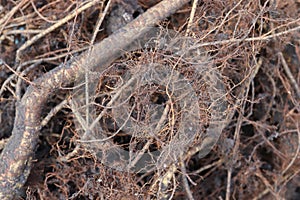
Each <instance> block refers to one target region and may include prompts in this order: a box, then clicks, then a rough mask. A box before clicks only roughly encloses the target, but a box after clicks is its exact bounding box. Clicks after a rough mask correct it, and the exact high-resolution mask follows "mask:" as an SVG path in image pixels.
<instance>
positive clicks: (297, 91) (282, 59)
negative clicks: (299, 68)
mask: <svg viewBox="0 0 300 200" xmlns="http://www.w3.org/2000/svg"><path fill="white" fill-rule="evenodd" d="M278 55H279V57H280V60H281V62H282V66H283V68H284V71H285V73H286V74H287V76H288V78H289V79H290V81H291V83H292V86H293V87H294V89H295V91H296V95H297V98H298V99H300V88H299V86H298V84H297V81H296V80H295V78H294V76H293V74H292V72H291V70H290V68H289V66H288V64H287V63H286V61H285V59H284V57H283V55H282V52H280V53H279V54H278Z"/></svg>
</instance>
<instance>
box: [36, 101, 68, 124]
mask: <svg viewBox="0 0 300 200" xmlns="http://www.w3.org/2000/svg"><path fill="white" fill-rule="evenodd" d="M67 104H68V100H66V99H65V100H63V101H62V102H60V103H59V104H58V105H56V106H55V107H54V108H52V109H51V111H50V112H49V113H48V115H47V116H46V117H45V118H44V119H43V121H42V122H41V127H44V126H46V124H48V122H49V121H50V120H51V118H52V117H53V116H54V115H56V114H57V113H58V112H59V111H60V110H61V109H62V108H65V107H67Z"/></svg>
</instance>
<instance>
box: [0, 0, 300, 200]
mask: <svg viewBox="0 0 300 200" xmlns="http://www.w3.org/2000/svg"><path fill="white" fill-rule="evenodd" d="M84 2H86V1H83V0H82V1H81V0H80V1H71V0H56V1H52V0H33V1H28V0H22V1H15V2H13V1H7V0H0V59H1V60H0V86H1V88H0V139H1V144H2V143H3V146H4V145H5V144H6V141H7V138H9V137H10V135H11V133H12V130H13V128H14V119H15V112H16V106H15V105H16V103H17V102H18V101H19V99H20V98H22V96H23V95H24V93H25V92H26V89H27V88H28V86H29V85H33V84H34V83H35V80H36V79H37V78H39V77H41V76H42V75H43V74H46V73H47V72H49V71H51V70H53V69H55V68H56V67H58V66H59V65H60V64H61V63H66V62H67V61H68V60H69V59H71V58H73V57H75V56H77V55H79V54H80V53H82V52H83V51H84V50H86V49H88V48H89V47H90V43H91V40H92V37H93V35H94V33H95V30H94V29H95V27H96V24H97V22H98V21H99V19H101V17H103V22H102V23H101V26H100V28H99V30H98V32H97V34H96V37H95V42H100V41H101V40H103V39H104V38H106V37H108V36H109V35H110V34H113V33H115V32H117V31H118V30H119V28H120V27H123V26H125V25H126V24H127V23H128V22H130V21H131V20H134V19H135V18H137V17H138V16H139V15H141V14H143V13H144V12H147V10H148V9H149V8H151V7H152V6H153V5H155V4H157V3H158V2H159V1H157V0H154V1H153V0H147V1H142V0H140V1H138V2H137V1H135V0H114V1H111V3H110V6H109V7H108V9H107V10H106V6H107V5H108V2H110V1H104V0H99V3H97V4H95V5H94V6H91V7H89V8H88V9H87V10H85V11H83V12H80V13H78V15H76V17H74V18H71V19H70V20H68V21H67V22H66V23H64V24H62V25H60V26H59V27H58V28H56V29H54V30H52V31H51V32H49V33H47V34H45V35H44V36H43V37H41V38H40V39H39V40H38V41H36V42H34V43H33V44H32V45H30V46H29V47H27V48H26V49H25V50H24V51H22V52H21V53H20V54H19V55H18V56H19V57H18V58H17V50H18V49H20V48H21V47H22V45H24V44H26V42H27V41H28V40H30V39H32V38H33V37H34V36H35V35H37V34H38V33H41V32H43V31H44V30H46V29H47V28H48V27H50V26H52V25H53V24H56V23H58V22H59V20H61V19H63V18H64V17H66V16H68V15H70V14H71V13H72V12H73V11H75V10H78V9H79V8H80V7H82V5H83V4H82V3H84ZM192 8H193V2H190V3H189V4H187V5H185V6H184V7H183V8H181V9H180V10H178V11H177V12H176V13H175V14H173V15H171V16H170V17H168V18H167V19H165V20H164V21H162V22H161V23H160V24H158V25H157V27H159V29H161V30H169V32H172V31H174V32H175V33H176V34H175V36H172V37H174V38H175V39H176V38H177V39H178V38H181V39H182V38H184V39H186V41H188V42H189V41H191V43H188V42H187V43H185V44H187V45H188V47H191V48H194V49H198V50H199V51H193V50H191V51H188V53H186V52H187V51H186V52H185V54H182V55H179V56H178V54H176V53H174V52H175V51H176V52H180V51H178V48H177V47H178V46H176V45H177V44H176V45H174V46H175V47H176V48H177V49H176V48H174V46H172V45H171V44H169V41H167V42H165V43H164V44H163V45H162V46H164V45H165V46H167V48H165V47H162V48H161V47H160V46H159V45H154V47H153V48H152V47H149V48H144V49H137V50H134V51H131V52H126V53H124V55H122V56H120V57H119V58H118V59H117V60H115V62H114V63H113V64H112V65H111V66H109V67H108V68H107V70H105V71H104V72H103V73H97V74H96V76H97V79H95V81H94V82H95V83H96V84H95V88H93V89H94V91H93V92H94V93H93V94H94V95H95V97H94V99H93V103H94V104H95V105H93V106H94V107H93V109H94V110H93V112H94V114H95V115H96V116H98V115H99V114H100V113H101V112H103V111H104V110H105V106H107V105H109V102H110V101H111V100H112V95H113V94H114V93H115V92H116V88H118V87H119V86H120V84H121V83H122V81H123V80H128V79H126V78H124V77H125V76H126V74H128V72H130V73H132V74H137V73H138V72H139V71H141V70H142V68H141V67H140V66H141V65H143V66H144V65H149V66H151V65H150V64H153V63H154V64H161V65H164V66H167V65H168V66H174V70H176V71H178V72H180V74H181V76H182V77H184V78H185V80H188V81H189V82H190V85H191V88H193V90H194V91H195V94H197V96H198V97H199V99H198V100H197V101H196V102H194V104H195V105H197V106H198V107H197V108H199V110H200V111H199V112H200V113H201V114H200V115H201V119H200V120H199V121H197V124H199V128H198V129H199V130H198V132H197V133H196V136H195V138H194V140H193V141H192V143H191V144H188V145H189V146H188V147H187V149H185V150H184V151H183V152H184V153H183V154H180V155H181V157H179V156H178V158H177V159H176V162H175V165H176V170H175V171H174V172H172V173H171V172H170V169H172V166H173V165H172V164H170V163H168V164H165V165H164V167H165V168H160V169H158V168H157V169H151V170H150V169H148V168H146V167H144V168H145V169H147V170H146V171H145V170H144V171H139V172H137V171H129V172H128V171H126V172H124V171H122V170H118V168H117V167H111V166H109V165H107V163H106V161H107V160H108V157H109V156H110V155H112V152H113V151H112V149H113V150H114V148H122V149H123V150H126V151H129V150H130V148H133V151H136V152H138V151H141V150H142V149H143V148H144V147H145V146H146V144H147V142H149V141H151V142H150V143H149V147H148V149H147V151H149V152H153V151H157V150H159V149H162V148H163V147H164V146H165V145H167V144H168V142H170V141H171V140H172V138H173V137H177V136H178V135H179V134H178V133H179V130H180V128H181V125H180V122H181V121H182V119H181V118H180V117H178V116H180V115H181V113H183V112H184V109H183V104H181V103H180V101H177V100H176V98H175V97H174V98H173V96H172V95H173V94H172V88H171V89H168V87H167V86H165V85H163V84H162V83H155V84H153V83H147V84H145V85H143V86H140V87H138V89H136V90H135V91H132V94H133V95H132V96H131V98H130V106H128V105H127V106H128V109H127V107H125V105H122V102H120V100H119V101H117V102H118V104H120V105H121V106H124V107H122V113H123V111H124V112H125V111H126V109H127V110H129V111H130V109H132V110H131V111H132V112H131V114H130V116H129V117H130V118H131V121H132V123H133V121H139V122H142V123H145V124H146V121H147V119H148V118H147V113H149V112H151V110H152V109H154V108H156V107H160V108H161V107H162V106H164V107H163V108H166V107H167V105H169V104H168V102H169V101H172V100H174V101H173V103H171V104H170V106H173V107H172V109H171V111H172V112H171V111H170V112H169V113H173V116H174V118H175V120H174V121H173V122H174V123H173V124H172V125H170V124H171V123H167V122H166V123H165V124H163V125H164V127H163V129H162V131H160V133H159V135H158V136H155V137H153V135H152V136H151V134H150V133H147V134H146V133H145V132H147V131H144V132H142V131H141V130H137V129H138V128H135V129H132V130H131V131H132V132H131V133H130V134H128V133H125V131H118V129H121V128H120V127H121V125H120V124H118V123H117V122H116V121H115V118H114V116H113V115H114V109H116V108H113V109H110V108H109V109H108V111H107V112H106V114H105V115H104V116H103V117H102V118H101V120H100V121H99V123H98V126H99V128H98V129H99V130H98V132H94V133H93V134H91V135H90V136H88V137H85V136H84V130H83V127H82V126H78V124H80V120H79V118H78V115H79V114H78V113H76V112H75V111H76V110H77V111H78V112H81V109H83V110H84V109H85V107H84V106H85V104H84V103H85V102H79V103H83V104H82V105H81V106H82V107H80V105H75V106H77V107H76V109H74V105H73V104H72V103H70V101H69V100H70V99H72V98H73V99H75V98H74V96H75V95H77V93H74V91H79V90H74V88H76V86H78V85H77V83H73V84H72V85H68V87H62V89H61V90H60V91H59V92H56V93H53V94H52V95H51V96H49V98H48V100H47V102H46V104H45V105H44V107H42V108H41V110H40V112H41V113H42V114H41V116H42V119H41V122H42V120H43V119H45V118H46V116H49V113H50V118H49V119H48V120H46V121H45V124H43V128H42V129H41V131H40V135H39V140H38V147H37V149H36V151H35V155H34V159H33V165H32V169H31V171H30V175H29V177H28V179H27V181H26V183H25V185H24V186H23V187H22V189H21V191H20V192H19V193H18V194H17V195H18V197H16V199H120V200H126V199H169V198H170V199H192V197H193V198H194V199H288V200H294V199H295V200H296V199H300V153H299V152H300V114H299V113H300V90H299V88H300V48H299V46H300V32H299V30H300V28H299V19H300V2H299V1H298V0H286V1H273V0H252V1H233V0H225V1H224V0H223V1H219V0H217V1H210V0H204V1H199V3H198V5H197V7H196V12H195V15H194V18H193V21H192V23H191V24H189V23H188V20H189V19H190V17H191V13H192ZM14 9H15V10H14ZM161 38H163V37H161ZM159 41H163V40H159ZM173 41H174V40H171V42H173ZM171 42H170V43H171ZM149 44H150V43H149ZM151 44H152V43H151ZM171 46H172V48H170V47H171ZM187 49H188V48H187ZM182 50H184V51H185V48H184V47H182ZM199 52H200V53H199ZM187 54H189V55H187ZM183 55H184V56H186V55H187V56H186V57H184V56H183ZM149 63H150V64H149ZM193 63H197V66H198V65H199V63H201V69H205V70H203V71H201V73H199V72H197V70H195V69H194V68H193V67H192V66H194V65H195V64H194V65H193ZM204 66H205V67H207V68H205V67H204ZM211 69H217V71H218V72H219V73H220V74H221V77H220V80H222V82H223V83H224V87H225V88H224V89H225V90H226V94H225V96H226V99H227V100H228V109H227V110H226V113H232V115H231V116H230V117H229V121H227V122H226V127H225V128H224V129H223V130H222V134H221V135H220V137H218V138H217V136H216V139H218V141H217V143H216V144H215V145H214V146H213V148H212V149H211V150H210V151H209V153H208V155H205V156H204V157H203V156H200V154H198V153H197V151H192V150H193V149H195V148H196V147H199V146H201V142H203V141H205V140H204V138H205V134H206V133H208V124H209V122H208V121H209V120H210V119H211V116H212V114H211V112H210V110H209V107H210V106H211V102H210V103H206V101H207V95H208V93H209V92H207V91H208V88H209V84H204V83H203V82H202V81H201V80H202V78H203V77H204V75H203V74H205V71H210V70H211ZM255 70H256V71H255ZM147 73H148V71H147V72H145V74H147ZM199 74H200V75H199ZM21 76H23V77H22V78H20V77H21ZM149 79H150V78H149ZM93 80H94V79H93ZM144 80H148V79H146V78H145V79H144ZM37 87H38V86H37ZM182 98H184V97H182ZM125 99H126V98H125ZM64 100H66V102H65V104H63V105H62V106H61V107H59V108H58V109H57V110H53V109H54V108H55V107H56V108H57V106H58V105H60V103H61V102H63V101H64ZM122 100H124V99H122ZM116 106H117V105H116ZM108 107H109V106H108ZM129 111H128V112H129ZM51 113H52V114H51ZM122 113H121V114H122ZM162 113H163V110H160V113H159V115H160V116H162V115H163V114H162ZM224 113H225V111H224ZM168 116H171V114H169V115H168ZM228 116H229V115H228ZM82 117H83V118H85V117H86V116H85V115H82ZM122 117H123V118H122V120H124V121H126V117H124V116H122ZM176 117H177V118H176ZM150 118H151V116H150ZM169 118H171V117H169ZM155 119H156V118H155ZM191 119H194V118H191ZM152 120H153V119H152ZM169 120H170V119H169ZM150 122H151V120H150ZM147 123H149V122H147ZM220 123H221V121H220ZM156 124H159V122H158V121H156V122H155V125H156ZM149 127H150V126H148V130H149V129H150V128H149ZM151 127H152V129H153V130H154V129H155V127H156V126H153V125H152V126H151ZM130 128H131V127H130ZM145 130H146V129H145ZM102 131H103V132H105V134H104V135H105V137H106V138H110V140H109V142H107V143H101V147H100V146H99V145H95V144H94V143H84V142H82V140H92V139H99V138H101V139H103V137H100V136H99V134H102V135H103V133H102ZM127 132H128V131H127ZM115 133H117V134H115ZM143 134H144V135H143ZM143 136H145V137H144V138H143ZM150 138H152V139H150ZM183 143H184V142H182V144H176V145H179V146H180V145H183ZM0 147H1V149H0V150H1V151H2V149H3V147H2V145H0ZM99 149H100V150H101V151H100V150H99ZM99 152H101V153H99ZM189 152H194V153H193V154H192V155H190V154H189ZM105 153H106V154H105ZM100 154H101V155H100ZM104 160H105V161H104ZM116 165H119V164H118V163H117V164H116ZM143 166H144V165H143ZM0 168H1V166H0ZM170 174H171V175H170ZM168 175H170V178H169V179H167V178H166V177H167V176H168ZM165 180H167V181H166V182H167V183H165V182H164V181H165Z"/></svg>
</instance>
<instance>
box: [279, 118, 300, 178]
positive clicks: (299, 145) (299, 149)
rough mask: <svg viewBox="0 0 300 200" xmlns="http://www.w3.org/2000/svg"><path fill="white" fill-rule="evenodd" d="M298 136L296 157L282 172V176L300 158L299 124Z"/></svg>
mask: <svg viewBox="0 0 300 200" xmlns="http://www.w3.org/2000/svg"><path fill="white" fill-rule="evenodd" d="M297 135H298V145H297V149H296V152H295V155H294V157H293V159H292V160H291V162H290V163H289V164H288V166H286V168H285V169H284V170H283V171H282V172H281V174H285V173H286V172H287V171H288V170H289V169H290V168H291V166H292V165H293V164H294V163H295V161H296V159H297V158H298V156H299V152H300V127H299V124H298V123H297Z"/></svg>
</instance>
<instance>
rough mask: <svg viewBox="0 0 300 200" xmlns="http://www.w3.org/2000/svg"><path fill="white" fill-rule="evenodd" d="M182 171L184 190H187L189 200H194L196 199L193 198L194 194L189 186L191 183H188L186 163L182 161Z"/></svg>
mask: <svg viewBox="0 0 300 200" xmlns="http://www.w3.org/2000/svg"><path fill="white" fill-rule="evenodd" d="M180 169H181V172H182V182H183V186H184V189H185V192H186V194H187V196H188V199H189V200H194V197H193V194H192V191H191V189H190V186H189V183H188V181H187V178H186V177H187V176H188V175H187V173H186V169H185V166H184V162H183V161H182V160H181V161H180Z"/></svg>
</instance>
